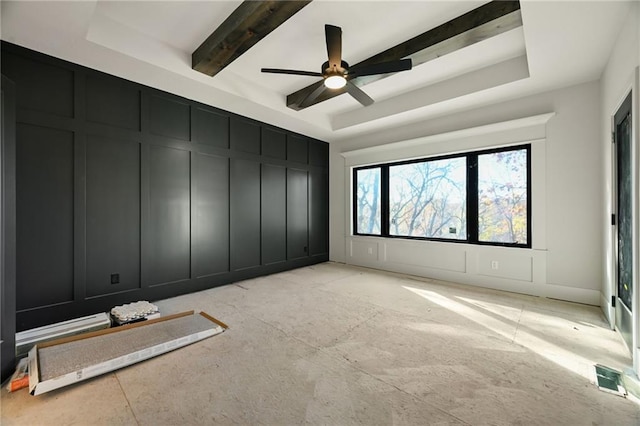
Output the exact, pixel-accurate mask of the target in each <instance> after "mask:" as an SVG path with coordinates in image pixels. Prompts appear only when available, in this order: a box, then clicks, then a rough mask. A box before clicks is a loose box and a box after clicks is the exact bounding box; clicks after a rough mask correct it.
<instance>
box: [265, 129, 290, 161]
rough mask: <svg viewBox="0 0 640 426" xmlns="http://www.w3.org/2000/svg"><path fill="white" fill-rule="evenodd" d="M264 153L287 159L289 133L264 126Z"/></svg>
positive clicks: (271, 156)
mask: <svg viewBox="0 0 640 426" xmlns="http://www.w3.org/2000/svg"><path fill="white" fill-rule="evenodd" d="M262 155H264V156H266V157H270V158H278V159H281V160H285V159H286V158H287V135H286V134H285V133H283V132H279V131H277V130H274V129H269V128H266V127H263V128H262Z"/></svg>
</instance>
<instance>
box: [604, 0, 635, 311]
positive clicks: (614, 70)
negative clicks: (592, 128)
mask: <svg viewBox="0 0 640 426" xmlns="http://www.w3.org/2000/svg"><path fill="white" fill-rule="evenodd" d="M639 64H640V4H638V3H635V2H634V3H633V4H632V6H631V13H629V15H628V17H627V21H626V22H625V24H624V26H623V27H622V28H621V30H620V35H619V36H618V39H617V41H616V44H615V46H614V48H613V49H612V51H611V56H610V57H609V61H608V62H607V65H606V67H605V70H604V72H603V73H602V77H601V79H600V90H601V94H602V108H601V117H600V122H601V133H600V140H601V155H602V159H603V160H602V162H603V176H602V182H603V190H604V198H603V203H602V206H603V209H604V211H603V213H604V215H606V216H607V217H608V216H609V215H611V214H612V213H613V207H612V206H613V183H612V147H611V131H612V129H611V117H612V115H613V114H614V113H615V111H616V109H617V108H618V106H619V104H620V103H621V101H622V100H623V99H624V97H625V96H626V95H627V93H628V92H629V90H630V88H631V85H632V83H633V81H632V80H633V75H634V73H635V68H636V67H637V66H638V65H639ZM603 225H604V226H603V227H601V229H603V243H604V253H603V255H604V257H603V260H602V262H603V265H604V268H603V277H602V289H601V290H602V301H601V306H602V309H603V312H604V313H605V315H606V316H607V318H608V319H609V321H610V323H613V310H612V306H611V296H612V294H613V292H612V291H613V288H614V280H615V274H614V266H615V265H614V244H613V242H614V234H613V230H614V229H613V227H611V226H610V225H609V224H608V223H604V224H603ZM636 283H637V279H636Z"/></svg>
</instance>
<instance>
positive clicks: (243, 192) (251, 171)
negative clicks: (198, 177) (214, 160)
mask: <svg viewBox="0 0 640 426" xmlns="http://www.w3.org/2000/svg"><path fill="white" fill-rule="evenodd" d="M230 175H231V221H230V222H231V244H230V246H231V269H232V270H234V271H238V270H241V269H247V268H251V267H255V266H259V265H260V163H256V162H255V161H248V160H240V159H232V160H231V174H230Z"/></svg>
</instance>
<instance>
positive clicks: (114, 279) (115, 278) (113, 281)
mask: <svg viewBox="0 0 640 426" xmlns="http://www.w3.org/2000/svg"><path fill="white" fill-rule="evenodd" d="M111 284H120V274H111Z"/></svg>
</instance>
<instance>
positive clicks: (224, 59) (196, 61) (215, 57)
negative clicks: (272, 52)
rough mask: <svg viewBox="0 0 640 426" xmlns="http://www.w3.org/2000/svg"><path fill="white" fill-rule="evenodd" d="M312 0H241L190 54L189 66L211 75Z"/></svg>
mask: <svg viewBox="0 0 640 426" xmlns="http://www.w3.org/2000/svg"><path fill="white" fill-rule="evenodd" d="M309 3H311V0H294V1H286V0H265V1H255V0H254V1H244V2H242V4H240V6H238V7H237V8H236V10H234V11H233V13H232V14H231V15H229V17H228V18H227V19H226V20H225V21H224V22H223V23H222V24H221V25H220V26H219V27H218V28H217V29H216V30H215V31H214V32H213V33H212V34H211V35H210V36H209V37H207V39H206V40H205V41H204V42H203V43H202V44H201V45H200V47H198V48H197V49H196V50H195V51H194V52H193V54H192V55H191V67H192V68H193V69H194V70H196V71H200V72H201V73H204V74H207V75H210V76H214V75H216V74H217V73H219V72H220V71H221V70H222V69H223V68H224V67H226V66H227V65H229V64H230V63H231V62H233V61H234V60H236V59H237V58H238V57H240V55H242V54H243V53H244V52H246V51H247V50H249V49H250V48H251V47H252V46H253V45H255V44H256V43H257V42H259V41H260V40H262V39H263V38H264V37H265V36H267V35H268V34H269V33H270V32H271V31H273V30H275V29H276V28H278V27H279V26H280V25H282V24H283V23H284V22H285V21H286V20H287V19H289V18H290V17H292V16H293V15H295V14H296V13H297V12H299V11H300V10H301V9H302V8H303V7H305V6H306V5H308V4H309Z"/></svg>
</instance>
